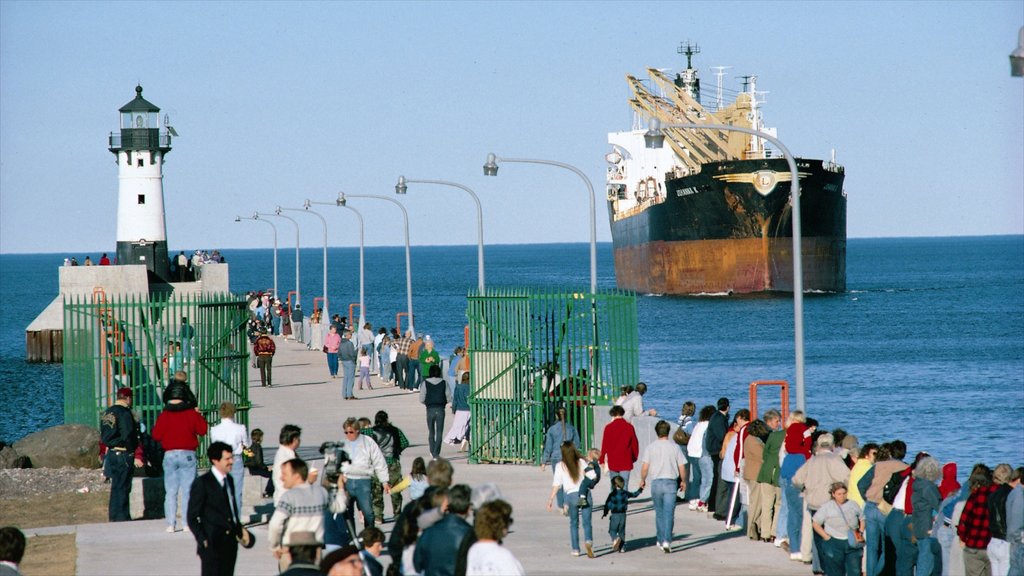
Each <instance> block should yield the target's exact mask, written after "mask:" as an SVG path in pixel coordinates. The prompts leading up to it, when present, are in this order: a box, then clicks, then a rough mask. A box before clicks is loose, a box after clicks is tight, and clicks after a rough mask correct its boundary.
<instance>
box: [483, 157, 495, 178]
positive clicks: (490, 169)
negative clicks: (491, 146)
mask: <svg viewBox="0 0 1024 576" xmlns="http://www.w3.org/2000/svg"><path fill="white" fill-rule="evenodd" d="M497 175H498V157H497V156H495V155H494V153H493V152H491V153H490V154H488V155H487V163H486V164H484V176H497Z"/></svg>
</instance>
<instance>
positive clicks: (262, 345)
mask: <svg viewBox="0 0 1024 576" xmlns="http://www.w3.org/2000/svg"><path fill="white" fill-rule="evenodd" d="M252 348H253V351H254V352H255V353H256V367H257V368H259V369H260V385H261V386H264V387H266V388H270V387H271V386H273V385H274V380H273V375H274V373H273V371H274V353H275V352H277V345H276V344H274V341H273V340H271V339H270V336H267V329H266V328H264V329H262V330H261V331H260V336H259V338H257V339H256V342H255V343H254V344H253V345H252Z"/></svg>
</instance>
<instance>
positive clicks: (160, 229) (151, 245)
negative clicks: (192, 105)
mask: <svg viewBox="0 0 1024 576" xmlns="http://www.w3.org/2000/svg"><path fill="white" fill-rule="evenodd" d="M119 111H120V113H121V130H120V132H119V133H114V132H112V133H111V134H110V151H111V152H113V153H114V155H115V156H116V157H117V174H118V196H117V262H118V264H141V265H144V266H146V268H147V270H149V272H150V275H151V277H152V276H156V277H157V278H159V279H160V280H163V281H165V282H166V281H169V280H170V262H169V260H168V257H167V223H166V218H165V216H164V189H163V178H164V176H163V169H164V158H165V156H166V155H167V153H168V152H170V151H171V135H170V134H169V133H168V131H167V127H166V126H161V125H160V109H159V108H157V107H156V106H154V105H153V104H151V103H150V102H148V101H146V99H145V98H143V97H142V86H136V87H135V99H134V100H132V101H131V102H129V103H127V104H125V105H124V106H122V107H121V109H120V110H119Z"/></svg>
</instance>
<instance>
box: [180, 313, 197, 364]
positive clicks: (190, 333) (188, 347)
mask: <svg viewBox="0 0 1024 576" xmlns="http://www.w3.org/2000/svg"><path fill="white" fill-rule="evenodd" d="M178 336H179V337H180V338H181V351H182V353H183V355H182V357H183V359H184V360H185V363H186V364H187V363H189V362H191V361H192V339H193V338H195V336H196V329H195V328H193V327H192V325H191V324H189V323H188V317H187V316H182V317H181V327H180V328H178Z"/></svg>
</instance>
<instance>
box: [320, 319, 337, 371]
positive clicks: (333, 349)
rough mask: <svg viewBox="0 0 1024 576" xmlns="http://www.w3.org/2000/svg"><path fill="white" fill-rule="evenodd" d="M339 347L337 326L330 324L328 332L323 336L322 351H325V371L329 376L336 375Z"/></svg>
mask: <svg viewBox="0 0 1024 576" xmlns="http://www.w3.org/2000/svg"><path fill="white" fill-rule="evenodd" d="M339 348H341V334H338V327H337V326H335V325H334V324H331V328H330V332H328V333H327V336H325V337H324V352H326V353H327V371H328V372H330V374H331V378H337V377H338V349H339Z"/></svg>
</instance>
